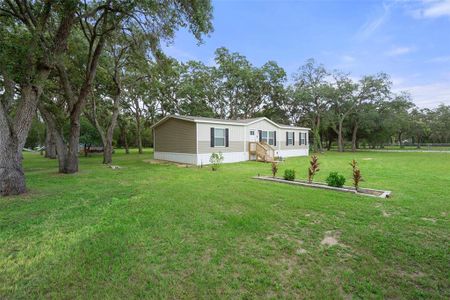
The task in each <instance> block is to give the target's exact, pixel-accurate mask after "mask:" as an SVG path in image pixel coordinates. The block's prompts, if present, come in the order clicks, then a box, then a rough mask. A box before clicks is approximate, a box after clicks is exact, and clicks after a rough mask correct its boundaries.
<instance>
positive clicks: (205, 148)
mask: <svg viewBox="0 0 450 300" xmlns="http://www.w3.org/2000/svg"><path fill="white" fill-rule="evenodd" d="M243 151H244V141H229V145H228V147H211V144H210V141H198V153H200V154H202V153H212V152H222V153H226V152H243Z"/></svg>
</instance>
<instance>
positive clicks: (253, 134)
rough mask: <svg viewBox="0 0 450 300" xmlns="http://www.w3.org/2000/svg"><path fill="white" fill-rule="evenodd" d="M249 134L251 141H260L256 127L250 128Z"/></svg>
mask: <svg viewBox="0 0 450 300" xmlns="http://www.w3.org/2000/svg"><path fill="white" fill-rule="evenodd" d="M249 136H250V139H249V141H250V142H257V141H258V131H257V130H256V129H250V132H249Z"/></svg>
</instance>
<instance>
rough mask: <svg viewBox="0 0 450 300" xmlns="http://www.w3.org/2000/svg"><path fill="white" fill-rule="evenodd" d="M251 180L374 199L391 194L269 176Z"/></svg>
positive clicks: (256, 177) (255, 177)
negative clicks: (370, 192) (374, 193)
mask: <svg viewBox="0 0 450 300" xmlns="http://www.w3.org/2000/svg"><path fill="white" fill-rule="evenodd" d="M252 178H253V179H259V180H265V181H272V182H278V183H285V184H293V185H301V186H306V187H312V188H319V189H325V190H333V191H338V192H346V193H353V194H357V195H363V196H369V197H376V198H389V197H390V196H391V193H392V192H391V191H383V190H375V189H368V188H361V189H360V191H359V192H358V191H356V190H355V189H354V188H352V187H349V186H344V187H342V188H338V187H334V186H328V185H326V184H323V183H318V182H313V183H308V182H306V181H299V180H294V181H289V180H285V179H282V178H279V177H276V178H273V177H270V176H254V177H252ZM364 191H373V192H378V193H381V195H378V196H377V195H373V194H369V193H364Z"/></svg>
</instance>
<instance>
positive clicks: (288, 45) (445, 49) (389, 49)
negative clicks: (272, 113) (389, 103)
mask: <svg viewBox="0 0 450 300" xmlns="http://www.w3.org/2000/svg"><path fill="white" fill-rule="evenodd" d="M213 6H214V20H213V24H214V32H213V33H212V34H211V35H210V36H209V37H205V39H204V43H203V44H201V45H198V44H197V42H196V41H195V39H194V38H193V36H192V35H190V34H189V33H187V32H186V31H180V32H178V34H177V36H176V38H175V40H174V42H173V43H172V44H171V45H169V46H167V47H166V53H167V54H168V55H171V56H173V57H175V58H177V59H179V60H181V61H187V60H191V59H194V60H201V61H203V62H204V63H206V64H209V65H211V64H213V63H214V51H215V50H216V49H217V48H218V47H222V46H225V47H227V48H228V49H230V51H233V52H239V53H240V54H242V55H245V56H246V57H247V58H248V59H249V60H250V61H251V62H252V63H253V64H254V65H256V66H260V65H262V64H264V63H265V62H267V61H268V60H274V61H276V62H277V63H278V64H279V65H280V66H282V67H283V68H284V69H285V70H286V71H287V73H288V74H289V77H291V75H292V74H293V73H294V72H295V71H296V70H297V69H298V67H299V66H301V65H302V64H303V63H304V62H305V60H306V59H308V58H311V57H312V58H314V59H316V60H317V61H318V62H320V63H323V64H324V65H325V66H326V67H327V68H329V69H331V70H333V69H339V70H342V71H345V72H349V73H351V75H352V76H353V77H354V78H355V79H356V78H359V77H360V76H361V75H364V74H374V73H378V72H386V73H388V74H390V75H391V79H392V81H393V83H394V89H395V90H396V91H401V90H407V91H409V92H410V93H411V94H412V96H413V100H414V102H415V103H416V104H417V105H418V106H420V107H436V106H437V105H438V104H439V103H446V104H450V34H449V33H450V0H445V1H434V0H420V1H419V0H418V1H400V0H398V1H368V0H366V1H364V0H360V1H352V0H347V1H344V0H339V1H338V0H336V1H333V0H328V1H325V0H318V1H312V0H310V1H262V0H260V1H256V0H253V1H249V0H248V1H230V0H228V1H226V0H221V1H213Z"/></svg>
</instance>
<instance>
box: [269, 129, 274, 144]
mask: <svg viewBox="0 0 450 300" xmlns="http://www.w3.org/2000/svg"><path fill="white" fill-rule="evenodd" d="M274 144H275V134H274V132H273V131H269V145H274Z"/></svg>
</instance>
